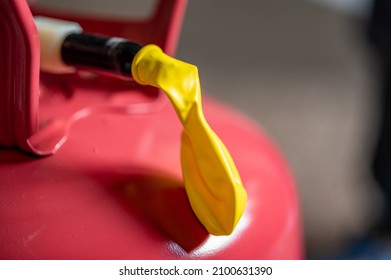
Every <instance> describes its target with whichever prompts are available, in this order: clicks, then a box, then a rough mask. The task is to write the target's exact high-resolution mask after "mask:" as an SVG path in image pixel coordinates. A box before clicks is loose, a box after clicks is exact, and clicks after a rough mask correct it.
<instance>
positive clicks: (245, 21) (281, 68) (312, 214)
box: [36, 0, 382, 258]
mask: <svg viewBox="0 0 391 280" xmlns="http://www.w3.org/2000/svg"><path fill="white" fill-rule="evenodd" d="M36 2H37V1H36ZM38 2H39V3H42V5H49V6H58V5H60V6H61V7H63V6H64V5H65V6H68V7H71V8H72V9H75V7H78V8H77V9H79V8H80V9H84V10H90V11H91V10H93V11H95V12H98V13H101V12H102V11H103V12H104V13H114V14H116V13H119V15H120V16H127V15H133V14H134V11H138V10H137V9H135V10H132V11H129V9H127V8H125V7H126V5H127V4H128V3H129V1H126V0H115V1H113V0H111V1H110V6H108V5H107V4H106V5H103V4H102V3H105V2H106V3H107V1H104V0H99V1H94V5H93V7H92V5H91V1H87V0H83V1H82V0H77V1H76V0H72V1H71V0H70V1H66V2H63V1H61V0H40V1H38ZM115 2H118V3H115ZM133 2H135V1H133ZM152 2H153V1H137V3H136V5H137V6H140V7H139V8H140V9H141V10H142V12H141V14H147V13H148V11H149V9H150V7H151V3H152ZM114 3H115V4H114ZM370 4H371V2H370V0H312V1H310V0H241V1H233V0H228V1H227V0H215V1H207V0H189V3H188V9H187V13H186V17H185V19H184V25H183V29H182V33H181V34H182V35H181V37H180V41H179V45H178V51H177V57H178V58H179V59H181V60H184V61H188V62H191V63H193V64H195V65H197V66H198V68H199V72H200V76H201V83H202V88H203V91H204V94H205V95H206V94H207V95H209V96H212V97H215V98H218V99H220V100H222V101H224V102H226V103H228V104H230V105H231V106H233V107H235V108H236V109H237V110H239V111H241V112H243V113H244V114H245V115H247V116H249V117H250V118H252V119H253V120H254V121H255V122H256V123H258V124H259V126H261V127H263V129H265V130H266V131H267V133H268V134H269V135H270V136H271V137H272V138H273V139H274V141H275V143H276V144H277V145H278V147H279V148H280V149H281V151H282V153H283V154H284V156H285V158H286V160H287V161H288V163H289V164H290V166H291V168H292V172H293V173H294V176H295V179H296V182H297V186H298V193H299V196H300V203H301V209H302V216H303V228H304V238H305V245H306V250H307V257H308V258H321V257H324V256H327V255H330V254H331V255H333V254H339V253H341V252H342V251H344V250H345V249H346V248H347V247H348V246H349V245H350V244H351V243H352V242H354V240H356V239H358V238H360V237H361V236H362V235H363V234H365V233H366V231H367V230H368V229H370V228H371V226H372V225H373V224H374V223H375V222H376V221H377V220H378V218H379V213H380V209H381V207H382V200H381V198H380V195H379V193H378V191H377V188H376V186H375V183H374V181H373V179H372V177H371V174H370V168H369V167H370V164H371V159H372V150H373V146H374V143H375V142H374V141H375V139H376V134H377V129H378V115H377V112H378V101H377V87H378V85H377V84H376V82H377V80H375V77H376V75H377V73H376V67H374V62H373V57H372V54H371V52H370V50H369V46H368V43H367V41H366V37H365V36H366V20H367V16H368V12H369V7H370ZM83 7H84V8H83ZM102 7H103V8H102Z"/></svg>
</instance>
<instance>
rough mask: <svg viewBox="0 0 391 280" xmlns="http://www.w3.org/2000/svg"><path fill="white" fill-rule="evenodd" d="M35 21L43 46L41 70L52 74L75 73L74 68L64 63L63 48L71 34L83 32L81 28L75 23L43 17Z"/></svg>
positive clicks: (38, 17)
mask: <svg viewBox="0 0 391 280" xmlns="http://www.w3.org/2000/svg"><path fill="white" fill-rule="evenodd" d="M34 21H35V24H36V26H37V29H38V34H39V41H40V45H41V70H42V71H46V72H51V73H70V72H74V71H75V68H74V67H72V66H69V65H66V64H65V63H64V62H63V60H62V58H61V47H62V44H63V42H64V39H65V38H66V37H67V36H68V35H69V34H73V33H81V32H82V31H83V30H82V28H81V26H80V25H79V24H78V23H75V22H70V21H65V20H58V19H52V18H47V17H41V16H36V17H34Z"/></svg>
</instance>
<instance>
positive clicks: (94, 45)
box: [61, 33, 142, 77]
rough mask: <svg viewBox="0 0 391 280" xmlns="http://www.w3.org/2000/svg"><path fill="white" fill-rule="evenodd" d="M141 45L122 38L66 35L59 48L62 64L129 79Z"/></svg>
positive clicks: (85, 34)
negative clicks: (96, 70)
mask: <svg viewBox="0 0 391 280" xmlns="http://www.w3.org/2000/svg"><path fill="white" fill-rule="evenodd" d="M141 47H142V46H141V45H139V44H137V43H133V42H130V41H127V40H125V39H122V38H116V37H105V36H101V35H95V34H87V33H75V34H70V35H68V36H67V37H66V38H65V40H64V43H63V45H62V48H61V56H62V59H63V61H64V63H66V64H69V65H73V66H79V67H86V68H94V69H99V70H103V71H108V72H111V73H116V74H120V75H123V76H128V77H130V76H131V75H132V73H131V67H132V62H133V59H134V56H135V55H136V54H137V52H138V51H139V50H140V49H141Z"/></svg>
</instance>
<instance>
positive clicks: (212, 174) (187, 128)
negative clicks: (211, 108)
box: [132, 45, 247, 235]
mask: <svg viewBox="0 0 391 280" xmlns="http://www.w3.org/2000/svg"><path fill="white" fill-rule="evenodd" d="M132 75H133V77H134V79H135V81H136V82H138V83H140V84H144V85H151V86H155V87H158V88H160V89H162V90H163V91H164V92H165V93H166V94H167V96H168V98H169V99H170V101H171V103H172V105H173V106H174V109H175V111H176V113H177V115H178V117H179V119H180V121H181V123H182V125H183V128H184V130H183V132H182V139H181V164H182V172H183V178H184V184H185V189H186V193H187V195H188V197H189V201H190V204H191V207H192V209H193V210H194V213H195V214H196V216H197V217H198V219H199V220H200V221H201V223H202V224H203V225H204V226H205V228H206V229H207V230H208V232H209V233H211V234H213V235H229V234H231V233H232V231H233V230H234V228H235V226H236V224H237V223H238V221H239V219H240V217H241V215H242V214H243V211H244V209H245V205H246V200H247V193H246V191H245V189H244V187H243V184H242V182H241V179H240V176H239V173H238V171H237V169H236V166H235V164H234V162H233V160H232V158H231V155H230V154H229V152H228V150H227V148H226V147H225V145H224V144H223V142H222V141H221V140H220V139H219V137H218V136H217V135H216V134H215V133H214V131H213V130H212V129H211V128H210V126H209V125H208V123H207V122H206V119H205V117H204V114H203V111H202V104H201V88H200V81H199V77H198V70H197V67H196V66H194V65H191V64H188V63H185V62H182V61H179V60H176V59H174V58H172V57H169V56H167V55H166V54H164V53H163V51H162V50H161V49H160V48H159V47H158V46H155V45H147V46H145V47H143V48H142V49H141V50H140V51H139V52H138V53H137V54H136V56H135V58H134V60H133V63H132Z"/></svg>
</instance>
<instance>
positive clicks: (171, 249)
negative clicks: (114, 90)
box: [0, 93, 302, 259]
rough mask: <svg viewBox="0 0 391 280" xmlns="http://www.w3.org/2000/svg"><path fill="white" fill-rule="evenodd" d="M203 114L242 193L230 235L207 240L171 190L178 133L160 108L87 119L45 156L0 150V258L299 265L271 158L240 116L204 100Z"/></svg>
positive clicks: (288, 202) (276, 164)
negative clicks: (277, 261)
mask: <svg viewBox="0 0 391 280" xmlns="http://www.w3.org/2000/svg"><path fill="white" fill-rule="evenodd" d="M129 94H131V93H129ZM114 96H115V95H114ZM113 98H115V97H113ZM204 106H205V114H206V117H207V119H208V120H209V122H210V124H211V125H212V126H213V127H214V129H215V130H216V132H217V133H218V134H219V135H220V137H221V139H222V140H223V141H224V142H225V143H226V145H227V147H228V149H229V150H230V151H231V155H232V157H233V158H234V160H235V162H236V164H237V167H238V170H239V172H240V174H241V176H242V180H243V184H244V186H245V188H246V190H247V192H248V205H247V208H246V210H245V213H244V216H243V217H242V219H241V221H240V222H239V225H238V227H237V229H236V230H235V232H234V233H233V234H232V235H231V236H228V237H215V236H208V234H207V233H206V231H205V230H204V229H203V227H202V226H201V224H199V223H198V221H197V220H196V218H195V216H194V214H193V213H192V211H191V209H190V206H189V203H188V200H187V197H186V195H185V192H184V190H183V187H182V186H181V171H180V170H181V168H180V162H179V145H180V141H179V140H180V137H179V136H180V131H181V127H180V124H179V122H178V120H177V118H176V115H175V113H174V112H173V110H172V109H171V107H170V106H164V108H163V109H162V110H160V111H159V112H156V113H154V114H150V115H145V116H126V115H124V116H121V115H110V114H104V115H102V114H96V115H95V114H92V115H90V116H88V117H87V118H85V119H82V120H79V121H77V122H76V123H74V124H73V126H72V128H71V130H70V134H69V139H68V141H67V142H66V143H65V144H64V145H63V147H62V148H61V149H60V150H59V151H58V152H57V153H56V154H55V155H54V156H49V157H45V158H32V157H30V156H27V155H24V154H22V153H20V152H19V151H15V150H2V151H1V153H0V162H1V165H0V178H1V187H0V209H1V211H0V220H1V221H2V227H0V247H1V248H2V250H1V251H0V257H1V258H6V259H14V258H22V259H36V258H38V259H150V258H152V259H176V258H184V259H193V258H202V259H209V258H211V259H213V258H217V259H253V258H254V259H290V258H300V257H301V254H302V251H301V250H302V249H301V246H302V245H301V233H300V220H299V218H300V217H299V209H298V203H297V198H296V190H295V186H294V184H293V181H292V178H291V175H290V173H289V171H288V169H287V167H286V165H285V163H284V161H283V160H282V159H281V157H280V155H279V153H278V152H277V150H276V149H275V147H274V146H273V144H271V142H270V141H269V140H268V139H267V137H265V135H264V134H263V133H262V132H261V131H259V130H258V129H257V128H255V127H254V126H253V125H251V124H250V123H249V122H248V121H247V120H246V119H243V117H242V116H240V115H238V114H236V113H234V112H232V111H231V110H230V109H228V108H226V107H224V106H221V105H219V104H218V103H215V102H213V101H211V100H208V99H207V100H206V101H205V105H204ZM186 250H188V251H186Z"/></svg>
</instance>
